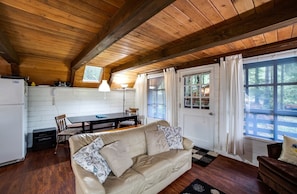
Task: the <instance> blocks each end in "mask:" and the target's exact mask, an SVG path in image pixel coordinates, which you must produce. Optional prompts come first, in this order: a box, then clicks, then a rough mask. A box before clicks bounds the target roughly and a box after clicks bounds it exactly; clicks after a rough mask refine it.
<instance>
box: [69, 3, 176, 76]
mask: <svg viewBox="0 0 297 194" xmlns="http://www.w3.org/2000/svg"><path fill="white" fill-rule="evenodd" d="M174 1H175V0H162V1H159V0H150V1H147V0H128V1H127V2H126V3H125V5H124V6H123V7H122V8H121V9H120V10H119V12H118V13H117V14H116V15H115V16H114V17H113V18H112V19H111V21H110V22H109V23H107V24H106V25H105V28H104V30H103V31H102V32H101V33H99V34H97V36H96V37H95V38H94V39H93V40H92V41H91V42H90V43H89V44H88V45H87V46H86V47H85V49H83V51H82V52H81V53H80V54H79V55H78V56H77V57H76V58H75V59H74V60H73V61H72V63H71V67H72V69H73V70H77V69H79V68H80V67H81V66H83V65H85V64H86V63H87V62H88V61H90V60H91V59H93V58H94V57H95V56H97V55H98V54H100V53H101V52H102V51H104V50H105V49H106V48H108V47H109V46H111V45H112V44H113V43H114V42H116V41H117V40H119V39H121V38H122V37H123V36H125V35H126V34H128V33H129V32H131V31H132V30H134V29H135V28H136V27H138V26H139V25H141V24H142V23H144V22H145V21H146V20H148V19H149V18H151V17H152V16H154V15H155V14H157V13H158V12H159V11H161V10H162V9H164V8H165V7H167V6H168V5H170V4H171V3H172V2H174Z"/></svg>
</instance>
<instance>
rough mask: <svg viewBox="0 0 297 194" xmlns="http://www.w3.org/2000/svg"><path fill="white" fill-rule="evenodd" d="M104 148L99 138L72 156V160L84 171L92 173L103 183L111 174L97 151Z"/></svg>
mask: <svg viewBox="0 0 297 194" xmlns="http://www.w3.org/2000/svg"><path fill="white" fill-rule="evenodd" d="M103 146H104V143H103V141H102V139H101V138H100V137H98V138H97V139H95V140H94V141H93V142H92V143H90V144H89V145H86V146H84V147H82V148H81V149H80V150H79V151H78V152H76V153H75V154H73V160H74V161H75V162H76V163H77V164H79V165H80V166H81V167H82V168H84V169H85V170H87V171H89V172H92V173H93V174H94V175H95V176H96V177H97V178H98V180H99V181H100V182H101V183H103V182H104V181H105V180H106V178H107V176H108V174H109V173H110V172H111V169H110V168H109V166H108V164H107V162H106V161H105V159H104V158H103V157H102V156H101V155H100V153H99V150H100V148H102V147H103Z"/></svg>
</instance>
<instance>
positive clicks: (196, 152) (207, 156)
mask: <svg viewBox="0 0 297 194" xmlns="http://www.w3.org/2000/svg"><path fill="white" fill-rule="evenodd" d="M217 156H218V154H217V153H216V152H213V151H209V150H206V149H203V148H199V147H197V146H194V148H193V151H192V162H193V163H195V164H198V165H200V166H203V167H205V166H207V165H209V164H210V163H211V162H212V161H214V159H216V157H217Z"/></svg>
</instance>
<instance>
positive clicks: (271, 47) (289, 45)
mask: <svg viewBox="0 0 297 194" xmlns="http://www.w3.org/2000/svg"><path fill="white" fill-rule="evenodd" d="M296 48H297V38H292V39H288V40H283V41H280V42H275V43H271V44H267V45H262V46H258V47H254V48H250V49H245V50H239V51H234V52H229V53H224V54H222V55H216V56H212V57H208V58H203V59H197V60H194V61H189V62H187V63H180V64H176V66H175V68H176V69H177V70H178V69H186V68H191V67H197V66H202V65H208V64H213V63H219V58H220V57H225V56H230V55H235V54H240V53H241V54H242V57H243V58H248V57H254V56H259V55H264V54H270V53H275V52H280V51H286V50H290V49H296Z"/></svg>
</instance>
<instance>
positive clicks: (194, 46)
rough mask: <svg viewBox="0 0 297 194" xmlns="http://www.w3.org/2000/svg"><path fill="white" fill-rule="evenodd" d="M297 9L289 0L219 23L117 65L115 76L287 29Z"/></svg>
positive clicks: (295, 20)
mask: <svg viewBox="0 0 297 194" xmlns="http://www.w3.org/2000/svg"><path fill="white" fill-rule="evenodd" d="M296 10H297V4H296V2H295V1H293V0H288V1H285V2H282V3H280V4H278V5H276V7H275V8H274V9H272V10H269V11H266V12H263V13H260V14H255V15H250V16H249V17H246V18H245V19H242V20H239V21H236V22H228V21H227V22H225V23H224V24H218V25H216V26H213V27H211V28H209V29H206V30H204V31H200V32H197V33H195V34H194V35H190V36H188V37H185V38H184V41H182V42H181V43H179V44H175V46H173V47H172V46H170V47H167V48H165V49H162V50H158V51H154V52H151V53H148V54H147V55H144V56H145V57H143V58H139V59H138V60H136V61H132V62H128V63H125V64H122V65H120V66H117V67H115V68H113V69H112V70H111V71H112V73H115V72H120V71H124V70H133V69H136V68H139V67H143V66H145V65H149V64H152V63H156V62H160V61H164V60H167V59H171V58H174V57H179V56H182V55H185V54H190V53H193V52H197V51H202V50H205V49H208V48H211V47H215V46H219V45H224V44H227V43H231V42H234V41H237V40H240V39H244V38H248V37H251V36H255V35H258V34H262V33H265V32H269V31H272V30H275V29H278V28H281V27H285V26H288V25H291V24H294V23H296V22H297V12H296ZM231 19H232V18H231ZM169 45H170V44H169ZM171 45H172V44H171ZM212 58H213V57H212ZM203 60H204V59H203Z"/></svg>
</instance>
